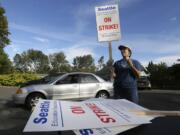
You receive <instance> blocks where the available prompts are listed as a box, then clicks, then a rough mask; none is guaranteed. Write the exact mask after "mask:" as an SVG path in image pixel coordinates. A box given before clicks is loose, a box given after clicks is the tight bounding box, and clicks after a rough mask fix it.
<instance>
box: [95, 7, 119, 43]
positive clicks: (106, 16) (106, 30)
mask: <svg viewBox="0 0 180 135" xmlns="http://www.w3.org/2000/svg"><path fill="white" fill-rule="evenodd" d="M95 12H96V25H97V33H98V41H100V42H101V41H113V40H119V39H120V37H121V34H120V23H119V10H118V5H107V6H100V7H95Z"/></svg>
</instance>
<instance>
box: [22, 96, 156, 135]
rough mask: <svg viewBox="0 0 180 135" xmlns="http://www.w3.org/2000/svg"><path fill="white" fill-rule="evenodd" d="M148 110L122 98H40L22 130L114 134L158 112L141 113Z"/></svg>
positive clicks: (145, 120)
mask: <svg viewBox="0 0 180 135" xmlns="http://www.w3.org/2000/svg"><path fill="white" fill-rule="evenodd" d="M142 112H148V109H146V108H144V107H141V106H139V105H137V104H134V103H132V102H130V101H127V100H125V99H119V100H113V99H89V100H86V101H81V102H75V101H60V100H40V101H39V102H38V104H37V105H36V107H35V109H34V111H33V112H32V114H31V116H30V118H29V120H28V122H27V124H26V126H25V128H24V132H43V131H65V130H73V131H74V133H75V134H76V135H92V134H93V135H116V134H118V133H121V132H124V131H126V130H129V129H131V128H134V127H137V126H139V125H141V124H150V123H151V122H150V121H151V120H152V119H154V118H155V117H157V116H158V115H156V114H154V115H144V114H143V113H142Z"/></svg>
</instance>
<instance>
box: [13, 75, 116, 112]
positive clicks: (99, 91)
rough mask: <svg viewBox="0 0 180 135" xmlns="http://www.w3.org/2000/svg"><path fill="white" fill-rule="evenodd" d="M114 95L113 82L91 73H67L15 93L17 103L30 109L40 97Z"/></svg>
mask: <svg viewBox="0 0 180 135" xmlns="http://www.w3.org/2000/svg"><path fill="white" fill-rule="evenodd" d="M112 95H113V84H112V83H111V82H106V81H105V80H103V79H102V78H100V77H99V76H97V75H95V74H91V73H81V72H75V73H66V74H64V75H60V76H58V77H55V78H54V79H52V80H51V81H49V82H47V83H46V84H35V85H29V86H25V87H22V88H20V89H18V90H17V91H16V93H15V94H14V95H13V99H14V102H15V103H16V104H25V105H26V106H27V107H28V108H29V109H30V108H32V107H33V106H35V105H36V104H37V102H38V101H39V99H57V100H58V99H61V100H62V99H78V100H80V99H87V98H91V97H97V98H108V97H111V96H112Z"/></svg>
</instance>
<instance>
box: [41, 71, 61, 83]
mask: <svg viewBox="0 0 180 135" xmlns="http://www.w3.org/2000/svg"><path fill="white" fill-rule="evenodd" d="M62 75H64V73H61V74H55V75H48V76H45V77H44V78H43V79H42V80H43V81H42V82H43V83H47V84H50V83H52V82H54V81H55V80H57V79H58V78H59V77H60V76H62Z"/></svg>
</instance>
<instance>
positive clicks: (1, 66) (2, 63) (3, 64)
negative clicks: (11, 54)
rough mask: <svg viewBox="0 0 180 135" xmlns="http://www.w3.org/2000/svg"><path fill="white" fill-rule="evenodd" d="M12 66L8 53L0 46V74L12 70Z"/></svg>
mask: <svg viewBox="0 0 180 135" xmlns="http://www.w3.org/2000/svg"><path fill="white" fill-rule="evenodd" d="M12 70H13V67H12V63H11V61H10V59H9V58H8V55H7V54H6V53H5V52H4V50H3V48H0V74H5V73H10V72H12Z"/></svg>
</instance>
